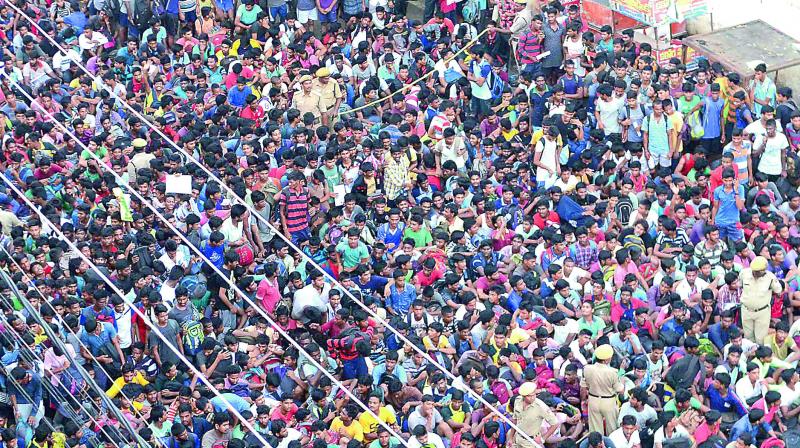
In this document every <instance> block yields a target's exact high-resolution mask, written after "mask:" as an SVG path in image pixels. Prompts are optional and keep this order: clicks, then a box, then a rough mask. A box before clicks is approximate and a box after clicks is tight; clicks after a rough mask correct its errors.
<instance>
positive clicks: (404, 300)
mask: <svg viewBox="0 0 800 448" xmlns="http://www.w3.org/2000/svg"><path fill="white" fill-rule="evenodd" d="M416 298H417V291H416V290H415V289H414V287H413V286H411V285H408V284H406V285H405V288H403V291H402V292H400V291H398V290H397V286H395V285H392V286H390V287H389V297H388V299H389V300H387V303H388V305H389V306H391V307H392V309H393V310H394V311H395V312H396V313H398V314H406V313H408V309H409V308H410V307H411V302H413V301H414V300H415V299H416Z"/></svg>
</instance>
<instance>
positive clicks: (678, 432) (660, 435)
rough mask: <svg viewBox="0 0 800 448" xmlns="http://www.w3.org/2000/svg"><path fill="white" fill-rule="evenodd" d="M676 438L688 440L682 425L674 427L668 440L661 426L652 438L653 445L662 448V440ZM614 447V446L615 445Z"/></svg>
mask: <svg viewBox="0 0 800 448" xmlns="http://www.w3.org/2000/svg"><path fill="white" fill-rule="evenodd" d="M678 437H686V438H687V439H688V438H689V431H687V430H686V428H684V427H683V425H680V424H679V425H677V426H675V430H674V431H672V437H669V438H667V437H666V436H664V427H663V426H662V427H661V428H658V431H656V433H655V435H654V436H653V443H654V445H655V446H662V445H663V444H664V440H671V439H677V438H678ZM614 446H616V444H615V445H614Z"/></svg>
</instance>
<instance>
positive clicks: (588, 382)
mask: <svg viewBox="0 0 800 448" xmlns="http://www.w3.org/2000/svg"><path fill="white" fill-rule="evenodd" d="M594 355H595V358H597V362H596V363H594V364H590V365H588V366H586V367H585V368H584V370H583V379H582V380H581V401H586V400H587V399H588V403H589V405H588V413H589V431H598V432H600V433H602V434H604V435H609V434H611V433H612V432H614V430H616V429H617V426H618V425H617V417H618V415H619V408H618V407H617V394H619V393H622V391H623V390H624V389H625V387H624V386H623V385H622V381H620V379H619V375H617V370H616V369H614V368H612V367H611V366H609V365H608V364H609V363H610V362H611V358H612V357H613V356H614V349H613V348H612V347H611V346H610V345H608V344H604V345H601V346H599V347H597V350H595V352H594ZM604 423H605V425H604Z"/></svg>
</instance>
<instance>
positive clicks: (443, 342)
mask: <svg viewBox="0 0 800 448" xmlns="http://www.w3.org/2000/svg"><path fill="white" fill-rule="evenodd" d="M422 343H423V344H424V345H425V349H426V350H433V348H434V345H433V341H432V340H431V338H430V337H429V336H425V337H424V338H422ZM436 348H450V341H448V340H447V338H445V337H442V336H439V343H438V344H437V346H436Z"/></svg>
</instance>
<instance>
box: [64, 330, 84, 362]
mask: <svg viewBox="0 0 800 448" xmlns="http://www.w3.org/2000/svg"><path fill="white" fill-rule="evenodd" d="M67 344H69V345H71V346H72V348H74V349H75V353H77V354H78V355H77V356H75V361H77V362H78V364H80V365H85V364H86V358H84V357H83V356H81V355H80V352H81V341H80V339H78V337H77V336H75V334H74V333H72V332H69V331H67Z"/></svg>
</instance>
